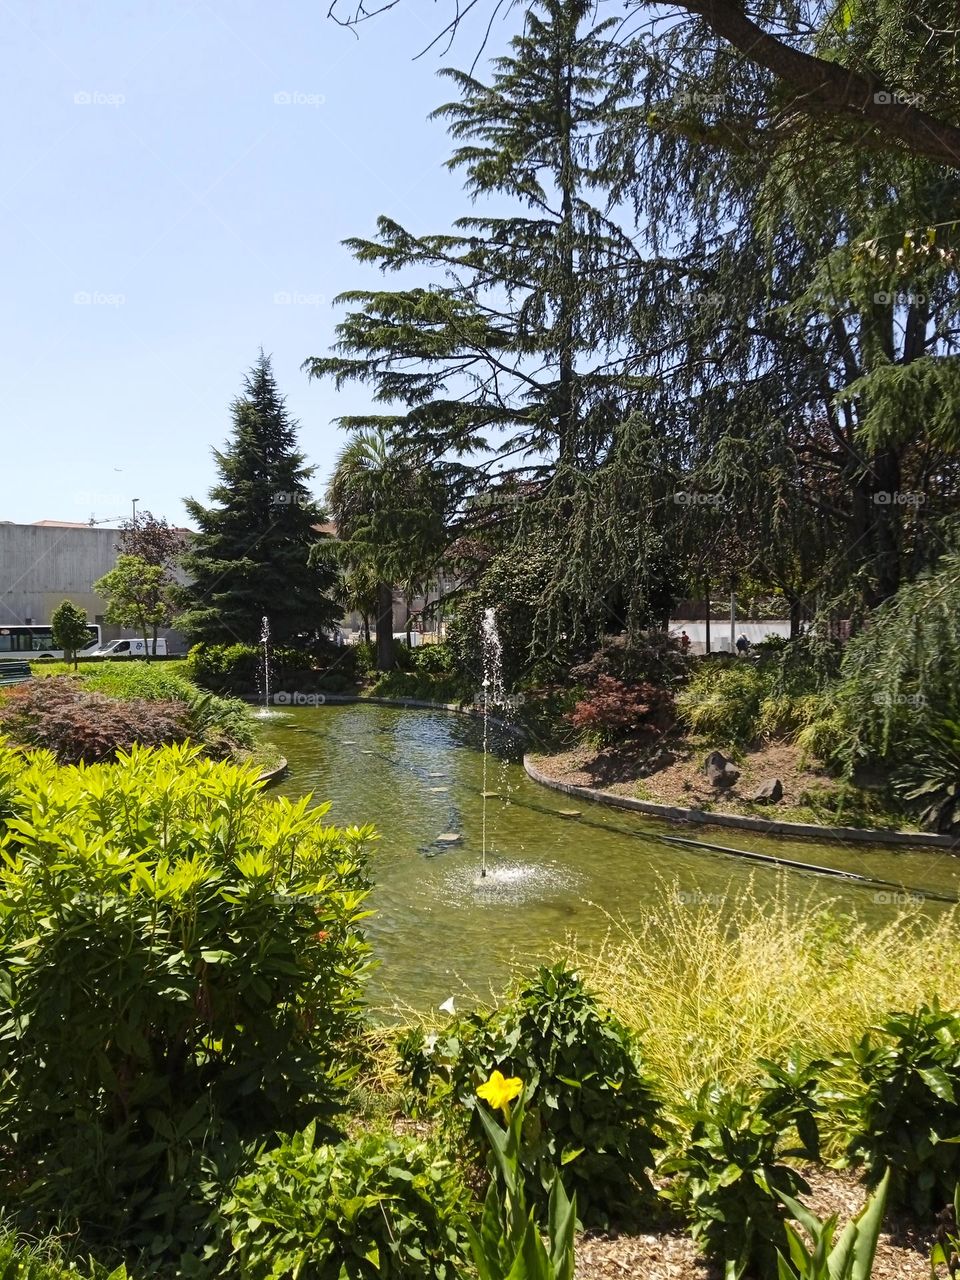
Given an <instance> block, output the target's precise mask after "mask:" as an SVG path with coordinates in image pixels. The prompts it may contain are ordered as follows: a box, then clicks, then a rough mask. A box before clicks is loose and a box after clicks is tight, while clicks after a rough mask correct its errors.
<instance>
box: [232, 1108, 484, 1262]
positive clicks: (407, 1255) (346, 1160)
mask: <svg viewBox="0 0 960 1280" xmlns="http://www.w3.org/2000/svg"><path fill="white" fill-rule="evenodd" d="M465 1203H466V1201H465V1193H464V1190H463V1187H462V1184H461V1182H460V1179H459V1176H458V1175H457V1173H456V1171H455V1170H454V1168H453V1166H452V1165H451V1164H450V1163H449V1162H448V1161H447V1160H445V1159H443V1158H442V1157H441V1156H439V1155H438V1154H437V1153H436V1152H434V1151H433V1150H432V1149H431V1148H430V1147H429V1146H428V1145H427V1144H426V1143H424V1142H417V1141H414V1140H412V1139H403V1140H402V1141H401V1140H397V1139H395V1138H387V1137H383V1136H381V1135H377V1134H366V1135H364V1136H362V1137H359V1138H357V1139H355V1140H354V1141H351V1142H343V1143H340V1144H339V1145H337V1146H324V1145H318V1144H317V1143H316V1141H315V1126H314V1125H309V1126H308V1127H307V1128H306V1130H305V1131H304V1132H303V1133H297V1134H294V1135H293V1136H292V1137H290V1138H285V1139H284V1140H283V1141H282V1143H281V1145H280V1146H279V1147H277V1148H276V1149H275V1150H273V1151H270V1152H267V1153H266V1154H263V1155H261V1156H260V1157H259V1158H258V1160H257V1162H256V1164H255V1166H254V1168H253V1171H252V1172H251V1173H250V1174H248V1175H247V1176H246V1177H243V1178H241V1179H240V1180H239V1181H238V1182H237V1184H236V1186H235V1188H234V1191H233V1194H232V1196H231V1197H230V1198H229V1199H228V1200H227V1202H226V1204H225V1205H224V1208H223V1212H224V1215H225V1216H226V1218H227V1220H228V1223H229V1230H230V1236H231V1240H232V1245H233V1252H232V1256H231V1257H230V1260H229V1262H228V1264H227V1267H226V1272H227V1274H235V1275H239V1276H242V1277H243V1280H273V1277H280V1276H295V1275H303V1276H308V1277H310V1280H458V1278H459V1277H461V1276H462V1275H463V1266H462V1263H463V1260H464V1247H465V1243H466V1239H465V1234H464V1226H465V1220H466V1215H465Z"/></svg>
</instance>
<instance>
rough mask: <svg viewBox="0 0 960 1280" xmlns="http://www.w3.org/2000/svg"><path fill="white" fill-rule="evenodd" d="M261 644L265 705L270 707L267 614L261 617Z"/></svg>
mask: <svg viewBox="0 0 960 1280" xmlns="http://www.w3.org/2000/svg"><path fill="white" fill-rule="evenodd" d="M260 645H261V647H262V649H263V706H264V710H265V711H268V710H269V709H270V619H269V618H268V617H267V615H266V614H264V615H263V617H262V618H261V619H260Z"/></svg>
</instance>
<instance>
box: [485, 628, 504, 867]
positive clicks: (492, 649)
mask: <svg viewBox="0 0 960 1280" xmlns="http://www.w3.org/2000/svg"><path fill="white" fill-rule="evenodd" d="M480 648H481V652H482V655H483V796H482V799H481V809H480V813H481V836H480V878H481V879H484V878H485V877H486V874H487V757H488V755H489V750H488V744H489V730H490V691H491V689H492V690H493V702H494V705H499V704H500V703H502V701H503V653H502V649H501V645H500V633H499V632H498V630H497V618H496V614H495V613H494V611H493V610H492V609H485V610H484V614H483V626H482V631H481V635H480Z"/></svg>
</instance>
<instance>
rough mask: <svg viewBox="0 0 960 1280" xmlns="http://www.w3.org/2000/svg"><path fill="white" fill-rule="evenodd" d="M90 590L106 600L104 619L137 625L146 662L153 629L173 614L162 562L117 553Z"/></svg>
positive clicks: (151, 648)
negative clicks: (114, 560)
mask: <svg viewBox="0 0 960 1280" xmlns="http://www.w3.org/2000/svg"><path fill="white" fill-rule="evenodd" d="M93 589H94V591H96V592H97V594H98V595H101V596H103V597H104V599H105V600H106V601H107V612H106V618H107V621H108V622H113V623H115V624H116V625H117V626H121V627H136V628H137V630H138V631H139V632H140V634H141V635H142V636H143V643H144V647H145V649H146V651H147V653H146V656H147V660H148V661H149V660H150V658H151V657H152V656H153V654H154V653H155V652H156V648H157V631H158V630H159V629H160V627H162V626H168V625H169V624H170V622H171V620H172V617H173V603H172V601H171V598H170V578H169V575H168V574H167V571H166V569H165V568H164V567H163V565H159V564H150V563H149V562H148V561H147V560H145V559H144V558H143V556H127V555H121V556H118V557H117V563H116V565H115V566H114V567H113V568H112V569H111V570H110V572H109V573H105V574H104V575H103V577H102V578H100V579H99V580H98V581H97V582H95V583H94V584H93ZM151 639H152V642H153V643H152V644H151Z"/></svg>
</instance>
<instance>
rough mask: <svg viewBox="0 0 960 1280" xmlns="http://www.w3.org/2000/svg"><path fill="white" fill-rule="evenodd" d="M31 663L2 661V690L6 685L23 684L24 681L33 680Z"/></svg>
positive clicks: (0, 685)
mask: <svg viewBox="0 0 960 1280" xmlns="http://www.w3.org/2000/svg"><path fill="white" fill-rule="evenodd" d="M32 679H33V676H32V675H31V673H30V663H29V662H19V661H14V660H11V661H10V662H5V661H2V660H0V689H2V688H4V687H5V686H6V685H11V684H23V682H24V680H32Z"/></svg>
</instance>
